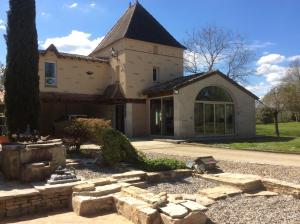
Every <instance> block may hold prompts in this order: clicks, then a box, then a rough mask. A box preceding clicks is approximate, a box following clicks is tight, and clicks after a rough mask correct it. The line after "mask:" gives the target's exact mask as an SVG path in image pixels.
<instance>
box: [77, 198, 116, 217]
mask: <svg viewBox="0 0 300 224" xmlns="http://www.w3.org/2000/svg"><path fill="white" fill-rule="evenodd" d="M72 208H73V211H74V212H75V213H76V214H77V215H79V216H94V215H101V214H104V213H107V212H114V211H115V205H114V199H113V197H112V196H103V197H89V196H74V197H73V198H72Z"/></svg>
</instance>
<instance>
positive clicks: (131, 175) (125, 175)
mask: <svg viewBox="0 0 300 224" xmlns="http://www.w3.org/2000/svg"><path fill="white" fill-rule="evenodd" d="M146 176H147V173H146V172H144V171H129V172H125V173H120V174H114V175H112V178H114V179H125V178H127V179H128V178H134V177H140V178H142V179H143V178H145V177H146Z"/></svg>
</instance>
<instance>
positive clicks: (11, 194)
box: [0, 182, 82, 219]
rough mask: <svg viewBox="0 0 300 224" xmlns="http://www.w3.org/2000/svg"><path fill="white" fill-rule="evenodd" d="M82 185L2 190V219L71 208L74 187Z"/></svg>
mask: <svg viewBox="0 0 300 224" xmlns="http://www.w3.org/2000/svg"><path fill="white" fill-rule="evenodd" d="M80 183H82V182H80ZM80 183H79V182H77V183H73V184H64V185H55V186H50V185H40V186H38V185H37V186H34V187H32V188H27V189H17V190H16V189H13V188H12V189H7V190H5V189H4V190H2V189H1V190H0V219H1V218H5V217H19V216H24V215H29V214H36V213H40V212H46V211H47V212H48V211H55V210H59V209H63V208H70V206H71V202H72V201H71V199H72V192H73V191H72V187H73V186H74V185H77V184H80Z"/></svg>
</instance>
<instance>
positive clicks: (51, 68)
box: [45, 62, 57, 87]
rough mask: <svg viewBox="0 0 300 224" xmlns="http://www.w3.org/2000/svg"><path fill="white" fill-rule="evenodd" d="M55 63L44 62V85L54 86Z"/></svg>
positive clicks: (55, 83)
mask: <svg viewBox="0 0 300 224" xmlns="http://www.w3.org/2000/svg"><path fill="white" fill-rule="evenodd" d="M56 85H57V82H56V64H55V63H54V62H45V86H54V87H55V86H56Z"/></svg>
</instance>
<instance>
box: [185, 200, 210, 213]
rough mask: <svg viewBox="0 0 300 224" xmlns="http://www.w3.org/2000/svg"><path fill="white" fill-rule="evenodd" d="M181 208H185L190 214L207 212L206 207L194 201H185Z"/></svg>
mask: <svg viewBox="0 0 300 224" xmlns="http://www.w3.org/2000/svg"><path fill="white" fill-rule="evenodd" d="M181 205H182V206H184V207H186V208H187V209H188V210H189V211H191V212H197V211H202V212H203V211H207V207H205V206H203V205H201V204H199V203H197V202H194V201H186V202H183V203H181Z"/></svg>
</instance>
